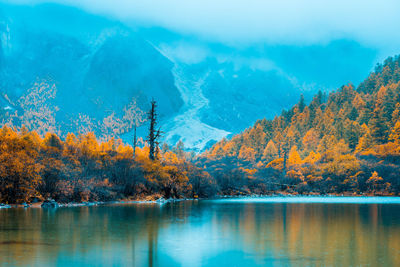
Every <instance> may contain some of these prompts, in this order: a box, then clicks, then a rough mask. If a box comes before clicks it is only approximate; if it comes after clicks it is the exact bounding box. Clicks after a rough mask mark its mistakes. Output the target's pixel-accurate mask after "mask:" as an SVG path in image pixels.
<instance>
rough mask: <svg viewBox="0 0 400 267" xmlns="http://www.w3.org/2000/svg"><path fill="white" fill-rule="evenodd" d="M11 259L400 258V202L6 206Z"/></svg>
mask: <svg viewBox="0 0 400 267" xmlns="http://www.w3.org/2000/svg"><path fill="white" fill-rule="evenodd" d="M0 259H1V263H2V265H4V266H15V265H17V266H54V265H57V266H88V265H91V266H119V265H121V266H252V265H261V266H265V265H271V266H281V265H291V266H304V265H307V266H310V265H311V266H314V265H317V266H321V265H323V266H350V265H352V266H359V265H371V266H377V265H382V266H396V265H397V266H399V263H400V205H398V204H321V203H314V204H310V203H307V204H301V203H253V202H245V203H240V202H239V203H229V202H223V201H193V202H191V201H188V202H179V203H175V204H166V205H164V206H162V207H160V206H158V205H157V204H133V205H132V204H131V205H113V206H101V207H79V208H60V209H58V210H53V211H52V210H42V209H7V210H0Z"/></svg>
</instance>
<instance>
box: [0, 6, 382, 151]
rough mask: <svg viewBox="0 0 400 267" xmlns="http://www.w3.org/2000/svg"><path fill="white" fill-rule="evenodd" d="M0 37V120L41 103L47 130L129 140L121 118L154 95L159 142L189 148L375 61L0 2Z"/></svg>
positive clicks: (359, 48) (323, 47)
mask: <svg viewBox="0 0 400 267" xmlns="http://www.w3.org/2000/svg"><path fill="white" fill-rule="evenodd" d="M0 32H1V53H0V78H1V80H0V94H1V97H2V99H1V105H2V106H3V112H2V117H3V118H2V120H3V123H7V122H9V121H10V119H8V117H10V116H11V115H10V114H15V112H16V113H17V114H18V116H19V117H18V119H13V122H14V123H15V122H16V124H18V123H19V124H22V123H23V122H25V123H24V124H29V121H28V122H26V119H25V121H24V120H23V119H21V117H24V118H28V117H29V116H26V115H25V116H23V114H28V113H29V114H34V116H33V115H32V116H30V117H31V118H32V120H38V119H37V118H39V117H40V116H38V115H37V114H38V113H40V112H43V111H42V109H41V108H40V106H44V104H43V103H45V106H46V110H45V112H44V113H46V114H47V115H46V116H42V118H45V119H43V121H46V123H44V122H43V123H41V124H40V125H42V126H43V127H44V128H46V127H47V130H53V131H54V130H56V131H58V132H59V133H60V134H61V135H63V134H64V135H65V134H66V133H67V132H69V131H73V132H77V133H79V132H85V131H95V132H96V134H98V135H104V136H107V137H110V136H116V137H122V138H123V139H124V140H125V141H130V138H131V135H132V126H133V124H132V123H133V120H135V118H132V117H129V113H130V112H131V111H132V110H135V114H141V116H142V117H143V112H144V111H146V110H147V109H148V103H149V101H150V100H151V99H152V98H154V99H155V100H156V101H157V102H158V105H159V113H160V119H161V124H162V125H163V131H164V132H165V134H164V141H166V142H167V143H169V144H171V145H174V144H175V143H176V142H177V141H179V140H182V141H183V142H184V143H185V146H186V147H188V148H191V149H194V150H196V151H200V150H202V149H204V148H205V147H208V146H210V144H212V143H215V142H216V141H218V140H220V139H221V138H223V137H225V136H228V135H230V134H234V133H238V132H240V131H242V130H243V129H245V128H246V127H248V126H250V125H252V124H253V123H254V122H255V121H256V120H257V119H259V118H260V117H267V118H272V117H273V116H275V115H277V114H279V113H280V112H281V110H282V109H285V108H288V107H291V106H292V105H293V104H294V103H296V102H297V101H298V99H299V95H300V94H304V96H305V98H306V100H309V99H310V97H311V96H312V95H314V94H315V93H316V92H317V91H318V90H323V91H329V90H331V89H334V88H337V87H338V86H340V85H342V84H345V83H348V82H349V81H353V82H356V83H358V82H360V81H361V79H362V78H363V77H365V75H366V74H367V73H368V72H369V71H370V70H371V69H372V67H373V66H374V65H375V62H376V61H377V56H378V52H377V51H376V50H375V49H372V48H368V47H364V46H363V45H361V44H359V43H357V42H356V41H353V40H350V39H339V40H335V41H331V42H328V43H321V44H314V45H303V46H300V45H297V46H296V45H277V44H275V45H272V44H265V43H255V44H253V45H251V46H249V45H246V46H229V45H227V44H223V43H219V42H210V41H209V40H203V39H201V38H196V37H195V36H191V35H184V34H182V33H177V32H173V31H171V30H167V29H164V28H160V27H148V26H146V25H141V24H140V23H134V22H132V23H126V24H124V23H122V22H119V21H116V20H113V19H109V18H106V17H102V16H98V15H94V14H90V13H87V12H85V11H82V10H79V9H76V8H72V7H67V6H62V5H56V4H42V5H34V6H14V5H8V4H0ZM35 84H36V85H35ZM38 84H42V85H43V84H48V85H54V86H55V87H54V88H55V89H54V91H55V92H54V97H50V98H49V99H44V100H41V101H42V102H40V103H41V104H40V105H39V104H38V103H39V102H38V101H36V104H35V103H29V105H28V104H27V103H26V101H27V99H31V98H32V99H35V98H34V97H30V98H29V97H28V96H32V87H35V86H37V85H38ZM46 88H47V87H46ZM48 88H53V87H52V86H49V87H48ZM43 90H44V89H43ZM33 91H34V90H33ZM38 92H42V91H40V90H38ZM39 95H40V94H39ZM41 95H45V94H43V93H41ZM22 100H23V101H22ZM27 107H29V109H28V108H27ZM28 111H29V112H28ZM3 113H4V114H3ZM51 116H54V123H53V125H50V126H51V127H50V126H49V123H48V121H49V119H48V118H49V117H51ZM16 118H17V117H16ZM35 118H36V119H35ZM30 125H31V128H35V127H34V125H35V124H34V123H30ZM145 128H146V127H145V126H142V127H140V128H139V133H140V135H141V136H142V137H144V135H145V130H146V129H145ZM116 129H117V130H116ZM31 130H34V129H31ZM45 130H46V129H44V130H43V131H45Z"/></svg>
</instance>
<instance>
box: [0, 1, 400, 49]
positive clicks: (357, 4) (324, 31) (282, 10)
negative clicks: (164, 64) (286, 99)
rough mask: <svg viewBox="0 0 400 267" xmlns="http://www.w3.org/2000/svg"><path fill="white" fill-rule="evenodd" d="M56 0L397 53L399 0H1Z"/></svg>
mask: <svg viewBox="0 0 400 267" xmlns="http://www.w3.org/2000/svg"><path fill="white" fill-rule="evenodd" d="M3 2H9V3H19V4H37V3H50V2H51V3H59V4H66V5H70V6H75V7H79V8H83V9H85V10H86V11H89V12H91V13H95V14H101V15H107V16H110V17H113V18H116V19H118V20H121V21H123V22H129V21H135V22H139V23H142V24H143V25H147V26H159V27H163V28H167V29H170V30H173V31H176V32H179V33H184V34H191V35H195V36H198V37H199V38H203V39H205V40H210V41H217V42H222V43H225V44H228V45H239V46H243V45H244V46H246V45H252V44H254V43H267V44H270V45H271V44H272V45H275V44H276V45H282V44H283V45H299V46H301V45H313V44H326V43H329V42H330V41H332V40H336V39H351V40H355V41H357V42H359V43H360V44H362V45H364V46H367V47H371V48H374V49H377V50H379V51H380V52H381V53H383V54H384V55H391V54H395V53H398V50H397V49H398V47H400V33H399V31H398V26H399V25H400V16H399V15H398V14H400V1H399V0H380V1H378V0H374V1H373V0H351V1H349V0H334V1H332V0H324V1H321V0H301V1H300V0H280V1H276V0H218V1H217V0H151V1H149V0H112V1H111V0H52V1H43V0H30V1H29V0H5V1H4V0H3Z"/></svg>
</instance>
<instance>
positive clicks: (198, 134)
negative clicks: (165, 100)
mask: <svg viewBox="0 0 400 267" xmlns="http://www.w3.org/2000/svg"><path fill="white" fill-rule="evenodd" d="M172 73H173V75H174V77H175V86H176V87H177V88H178V90H179V92H180V93H181V97H182V99H183V102H184V105H183V107H182V108H181V111H180V112H179V115H177V116H175V117H173V118H171V119H170V120H168V121H167V122H166V123H165V125H164V129H165V132H166V136H165V141H166V142H167V143H169V144H174V143H176V142H178V141H179V140H181V141H183V142H184V144H185V146H186V147H187V148H189V149H192V150H194V151H196V152H199V151H202V150H203V149H204V148H205V147H206V145H207V143H209V142H210V141H213V140H215V141H218V140H221V139H222V138H224V137H226V136H227V135H228V134H230V132H227V131H225V130H222V129H218V128H216V127H212V126H210V125H208V124H205V123H203V122H202V121H201V118H200V112H199V111H200V110H201V109H202V108H204V107H206V106H208V103H209V101H208V99H207V98H206V97H204V95H203V92H202V86H203V84H204V81H205V80H206V78H207V76H208V75H209V71H205V72H202V73H196V72H193V71H191V70H189V67H188V66H187V65H185V64H183V63H176V62H175V66H174V68H173V69H172Z"/></svg>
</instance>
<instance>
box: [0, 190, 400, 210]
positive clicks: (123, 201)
mask: <svg viewBox="0 0 400 267" xmlns="http://www.w3.org/2000/svg"><path fill="white" fill-rule="evenodd" d="M301 197H311V198H312V197H323V198H335V197H337V198H339V197H344V198H347V197H349V198H350V197H353V198H371V197H379V198H387V197H397V198H400V196H398V195H374V194H349V193H348V194H290V193H276V194H249V195H220V196H215V197H212V198H181V199H173V198H170V199H164V198H159V199H157V200H146V199H143V200H139V199H136V200H130V199H121V200H112V201H93V202H69V203H58V202H55V201H54V203H56V204H57V207H54V208H74V207H92V206H105V205H112V204H159V205H160V206H161V205H164V204H167V203H174V202H182V201H194V200H219V199H248V198H254V199H257V198H301ZM43 203H45V201H39V202H36V203H31V204H25V203H24V204H4V203H0V210H1V209H10V208H13V209H15V208H26V209H27V208H43V209H49V208H48V207H42V204H43ZM50 209H51V208H50Z"/></svg>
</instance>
